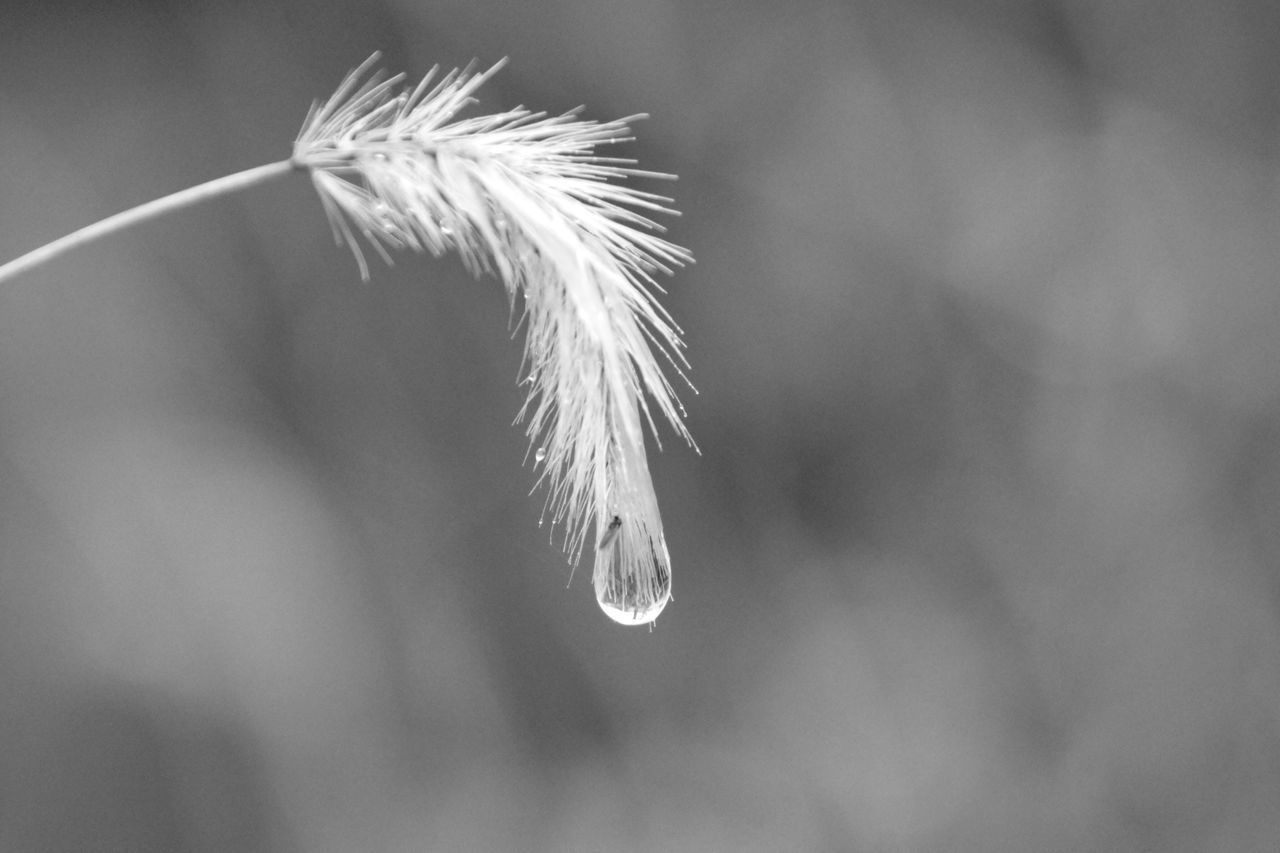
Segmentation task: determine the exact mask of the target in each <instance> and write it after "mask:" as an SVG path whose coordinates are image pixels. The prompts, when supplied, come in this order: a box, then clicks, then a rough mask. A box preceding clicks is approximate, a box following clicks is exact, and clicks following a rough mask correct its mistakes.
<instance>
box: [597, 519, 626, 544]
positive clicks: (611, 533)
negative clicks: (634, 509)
mask: <svg viewBox="0 0 1280 853" xmlns="http://www.w3.org/2000/svg"><path fill="white" fill-rule="evenodd" d="M621 529H622V517H621V516H617V515H615V516H614V517H613V520H612V521H610V522H609V526H608V527H607V528H605V531H604V535H603V536H601V537H600V544H599V545H597V546H596V550H597V551H603V550H604V549H605V548H608V547H609V546H610V545H612V544H613V540H614V539H617V538H618V531H619V530H621Z"/></svg>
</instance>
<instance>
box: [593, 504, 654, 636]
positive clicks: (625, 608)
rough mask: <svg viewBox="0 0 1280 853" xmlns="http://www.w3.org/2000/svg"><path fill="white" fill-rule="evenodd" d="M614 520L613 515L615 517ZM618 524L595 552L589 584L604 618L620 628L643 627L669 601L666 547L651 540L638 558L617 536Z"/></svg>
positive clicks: (628, 544)
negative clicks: (593, 588)
mask: <svg viewBox="0 0 1280 853" xmlns="http://www.w3.org/2000/svg"><path fill="white" fill-rule="evenodd" d="M615 518H617V516H615ZM620 529H621V523H619V526H618V527H615V528H612V530H613V532H614V536H613V537H612V538H611V539H610V541H609V542H608V543H602V548H601V549H600V550H597V551H596V565H595V570H594V571H593V572H592V582H593V584H594V585H595V588H596V602H597V603H598V604H599V605H600V609H601V610H603V611H604V615H606V616H608V617H609V618H610V619H612V620H613V621H614V622H617V623H619V624H621V625H647V624H649V623H651V622H653V620H655V619H657V618H658V614H660V613H661V612H662V610H663V608H665V607H666V606H667V602H669V601H670V600H671V570H670V569H669V568H668V564H667V559H666V557H665V556H664V555H665V552H666V546H665V545H663V546H661V551H662V553H659V548H658V546H655V545H654V544H653V543H652V541H651V542H650V547H649V548H648V549H646V550H647V551H648V553H647V554H644V555H640V554H636V553H634V551H632V550H629V549H631V548H634V545H635V543H634V542H632V541H629V540H627V539H625V538H623V537H622V536H621V535H619V531H620Z"/></svg>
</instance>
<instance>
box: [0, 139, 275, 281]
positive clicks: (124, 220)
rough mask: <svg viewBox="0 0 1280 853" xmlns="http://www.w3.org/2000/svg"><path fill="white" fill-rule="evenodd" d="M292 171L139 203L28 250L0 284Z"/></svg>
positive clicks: (2, 272)
mask: <svg viewBox="0 0 1280 853" xmlns="http://www.w3.org/2000/svg"><path fill="white" fill-rule="evenodd" d="M296 168H300V167H298V166H296V165H295V164H294V163H293V161H292V160H281V161H280V162H278V163H268V164H267V165H265V166H255V167H254V168H252V169H245V170H244V171H243V172H236V173H235V174H233V175H226V176H225V177H221V178H216V179H214V180H212V181H208V182H206V183H203V184H199V185H197V186H194V187H188V188H187V189H185V190H181V191H179V192H176V193H172V194H171V195H167V196H164V197H163V198H158V199H155V200H154V201H149V202H146V203H145V204H140V205H138V206H137V207H132V208H129V209H128V210H125V211H122V212H120V213H117V214H115V215H114V216H108V217H107V218H106V219H100V220H98V221H97V222H95V223H93V224H92V225H86V226H85V227H84V228H81V229H79V230H78V231H72V232H71V233H70V234H68V235H66V236H65V237H59V238H58V239H57V240H54V241H53V242H52V243H46V244H44V245H43V246H41V247H40V248H38V249H32V250H31V251H30V252H27V253H26V254H25V255H22V256H21V257H18V258H15V259H14V260H12V261H9V262H8V263H7V264H4V265H2V266H0V282H4V281H7V280H9V279H11V278H14V277H16V276H19V275H22V274H23V273H25V272H27V271H28V270H31V269H34V268H35V267H38V266H40V265H41V264H44V263H47V262H49V261H51V260H53V259H54V258H56V257H58V256H59V255H61V254H63V253H64V252H68V251H71V250H72V249H75V248H78V247H80V246H83V245H85V244H87V243H91V242H93V241H94V240H97V239H99V238H101V237H105V236H107V235H108V234H112V233H114V232H116V231H123V230H124V229H126V228H129V227H131V226H133V225H136V224H138V223H139V222H143V221H145V220H147V219H152V218H154V217H157V216H162V215H164V214H167V213H172V212H173V211H175V210H178V209H180V208H183V207H189V206H190V205H193V204H199V203H200V202H202V201H206V200H207V199H211V198H213V197H215V196H220V195H225V194H227V193H230V192H235V191H237V190H242V189H244V188H245V187H250V186H253V185H254V184H260V183H262V182H264V181H268V180H270V179H272V178H276V177H280V176H282V175H284V174H286V173H287V172H290V171H292V170H294V169H296Z"/></svg>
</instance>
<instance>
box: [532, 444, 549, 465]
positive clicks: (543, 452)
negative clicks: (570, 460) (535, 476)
mask: <svg viewBox="0 0 1280 853" xmlns="http://www.w3.org/2000/svg"><path fill="white" fill-rule="evenodd" d="M546 458H547V449H546V448H545V447H539V448H538V450H537V452H536V453H534V454H533V461H534V462H541V461H542V460H543V459H546Z"/></svg>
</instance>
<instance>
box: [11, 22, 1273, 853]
mask: <svg viewBox="0 0 1280 853" xmlns="http://www.w3.org/2000/svg"><path fill="white" fill-rule="evenodd" d="M1278 10H1280V7H1277V6H1276V5H1275V4H1272V3H1269V2H1265V0H1252V1H1251V0H1230V2H1219V0H1185V2H1175V3H1163V2H1155V0H1115V1H1114V2H1106V3H1102V2H1086V0H1056V2H1047V1H1046V2H1037V0H1025V1H1024V2H1011V0H974V2H968V3H953V2H943V0H934V2H929V1H928V0H909V2H891V0H867V1H866V2H833V0H795V2H790V3H785V4H784V3H770V2H759V0H757V2H742V3H729V2H710V0H708V2H680V0H626V2H624V0H606V1H605V2H602V0H505V1H504V0H465V2H463V0H414V1H413V2H409V0H381V2H368V0H345V1H344V0H326V2H322V3H301V2H291V0H284V2H277V3H272V4H255V3H249V2H182V3H177V2H163V0H155V2H132V3H130V2H121V3H110V4H106V3H90V2H83V3H78V4H77V3H34V2H33V3H28V4H26V5H23V4H21V3H10V4H7V5H6V6H5V7H4V11H3V13H0V259H8V258H11V257H15V256H17V255H18V254H20V253H22V252H24V251H26V250H28V249H31V248H34V247H35V246H38V245H40V244H42V243H44V242H46V241H48V240H50V239H53V238H54V237H57V236H60V235H61V234H63V233H65V232H67V231H70V230H72V229H74V228H77V227H79V226H81V225H84V224H87V223H89V222H91V221H94V220H96V219H98V218H100V217H102V216H105V215H108V214H110V213H114V212H116V211H118V210H121V209H124V208H126V207H130V206H132V205H134V204H137V203H140V202H143V201H146V200H149V199H152V198H155V197H157V196H160V195H163V194H165V193H168V192H171V191H174V190H177V189H181V188H183V187H186V186H189V185H191V184H194V183H198V182H201V181H204V180H207V179H210V178H214V177H217V176H220V175H223V174H227V173H229V172H233V171H237V170H240V169H244V168H248V167H251V166H255V165H258V164H261V163H266V162H269V161H273V160H279V159H283V158H285V157H287V156H288V155H289V151H290V145H291V143H292V140H293V137H294V135H295V134H296V132H297V130H298V128H299V126H300V125H301V123H302V120H303V118H304V116H305V113H306V110H307V107H308V105H309V104H310V102H311V101H312V99H314V98H318V97H325V96H327V95H328V94H329V93H330V92H331V91H332V90H333V88H334V87H335V86H336V85H337V83H338V81H339V80H340V79H341V77H342V76H343V75H344V74H345V73H346V72H347V71H348V70H349V69H350V68H352V67H354V66H355V65H356V64H358V63H359V62H360V61H361V60H363V59H364V58H365V57H366V56H368V55H369V54H370V53H372V52H373V51H374V50H382V51H384V52H385V63H386V66H387V67H388V68H390V69H392V70H403V71H406V72H407V73H408V74H409V75H410V77H418V76H420V75H421V74H423V73H425V72H426V71H427V69H428V68H429V67H430V66H431V65H433V64H435V63H441V64H443V65H445V66H446V67H452V66H454V65H462V64H465V63H467V62H468V61H469V60H471V59H473V58H475V59H477V60H478V61H479V62H480V63H481V64H482V65H487V64H488V63H491V62H493V61H496V60H497V59H499V58H500V57H503V56H509V57H510V58H511V62H510V65H509V66H508V68H507V69H506V70H504V71H503V72H502V73H501V74H500V75H499V76H498V77H497V78H496V79H495V80H494V81H492V83H491V84H489V85H488V86H487V87H486V88H485V89H484V90H483V92H482V94H483V96H484V106H485V107H487V108H489V109H498V108H504V107H510V106H514V105H516V104H526V105H528V106H530V107H533V108H535V109H546V110H549V111H553V112H558V111H561V110H565V109H569V108H572V107H575V106H577V105H579V104H584V105H586V113H585V114H586V115H587V116H588V117H591V118H597V119H601V120H604V119H611V118H615V117H618V116H624V115H630V114H633V113H637V112H648V113H650V114H651V116H652V118H650V119H649V120H647V121H645V122H642V123H640V124H639V125H638V126H637V128H636V129H637V133H638V136H639V141H638V142H636V143H635V144H632V145H629V146H628V150H627V153H628V154H631V155H633V156H635V157H638V158H639V159H640V161H641V164H642V166H643V167H644V168H648V169H654V170H662V171H670V172H676V173H678V174H679V175H680V181H679V182H678V183H676V184H673V185H656V186H649V187H647V188H648V189H654V190H657V191H670V192H672V193H673V194H674V196H675V198H676V206H677V207H678V208H679V209H680V210H681V211H683V214H684V215H683V217H681V218H679V219H673V220H671V221H670V234H669V236H670V237H671V239H673V240H674V241H676V242H678V243H680V244H682V245H685V246H688V247H689V248H690V249H691V250H692V251H693V253H694V254H695V255H696V257H697V259H698V262H697V264H696V266H693V267H691V268H689V269H687V270H684V271H681V272H680V273H679V274H678V275H677V276H676V277H675V278H674V279H672V280H671V281H670V288H669V289H670V296H669V298H667V299H666V304H667V305H668V307H669V308H670V309H671V311H672V313H673V314H674V315H675V317H676V318H677V320H678V321H679V322H680V323H681V324H682V326H683V327H684V329H685V331H686V333H687V338H688V341H689V347H690V348H689V353H690V359H691V361H692V364H693V370H692V372H691V379H692V381H693V382H694V384H695V385H696V386H697V387H698V390H699V392H700V393H699V394H698V395H696V396H695V395H693V394H692V393H687V394H685V401H686V403H687V404H688V407H689V409H690V417H689V425H690V427H691V428H692V430H693V432H694V434H695V436H696V437H697V439H698V441H699V443H700V445H701V448H702V454H701V455H697V454H695V453H694V452H692V451H691V450H689V449H687V448H685V447H683V446H681V445H680V444H679V442H678V441H677V440H675V439H674V437H673V436H671V435H670V433H669V432H668V433H665V434H664V435H663V436H662V438H663V439H665V441H664V446H665V449H664V451H663V452H662V453H661V454H656V453H655V454H654V456H653V459H652V466H653V471H654V479H655V484H656V486H657V489H658V494H659V499H660V502H661V505H662V508H663V515H664V519H665V522H666V535H667V541H668V545H669V547H670V551H671V554H672V560H673V573H674V581H675V583H674V589H675V601H674V602H673V603H672V604H671V606H670V607H668V608H667V610H666V612H665V613H664V614H663V616H662V618H661V619H660V620H659V622H658V625H657V627H656V629H655V630H654V631H653V632H652V633H650V632H648V631H646V630H643V629H627V628H622V627H620V626H617V625H614V624H613V623H611V622H609V621H608V620H607V619H606V618H605V617H604V616H603V615H602V614H601V613H600V612H599V611H598V610H597V608H596V605H595V603H594V600H593V595H592V591H591V586H590V579H589V567H584V568H580V569H579V571H578V574H577V576H576V577H575V578H574V579H573V582H572V583H571V584H569V580H570V568H569V566H568V565H567V564H566V562H565V558H564V556H563V554H561V552H560V551H559V549H558V547H557V546H555V545H553V544H551V543H550V542H549V541H548V530H547V529H546V528H545V527H543V528H539V527H538V523H537V521H538V515H539V510H540V508H541V498H542V496H541V495H536V496H533V497H530V496H529V495H528V491H529V488H530V487H531V485H532V483H533V479H534V477H533V472H532V470H531V467H530V466H524V467H522V461H523V459H524V456H525V442H524V437H523V433H522V430H521V429H519V428H513V427H512V426H511V421H512V419H513V417H514V415H515V413H516V411H517V410H518V408H519V405H520V402H521V389H520V388H519V387H517V384H516V380H517V369H518V366H519V363H520V349H521V338H520V336H519V335H517V336H516V337H515V339H512V336H511V334H510V327H509V325H508V309H507V304H506V299H505V296H504V294H503V292H502V289H501V287H500V285H498V284H497V283H496V282H494V281H491V280H479V281H476V280H472V279H470V278H469V277H468V276H467V275H466V274H465V272H464V271H463V270H462V268H461V266H460V264H459V263H458V262H457V260H456V259H453V258H446V259H442V260H439V261H434V260H432V259H431V258H429V257H417V256H412V255H406V256H401V257H398V258H397V259H396V265H395V267H394V268H381V267H375V269H374V273H373V281H372V282H371V283H370V284H368V285H364V284H361V283H360V281H359V279H358V273H357V269H356V266H355V264H354V262H353V260H352V258H351V257H350V255H349V254H348V253H347V252H346V251H345V250H342V249H338V248H335V247H334V246H333V244H332V239H331V236H330V232H329V229H328V227H327V224H326V222H325V219H324V215H323V212H322V210H321V208H320V205H319V203H318V201H317V199H316V198H315V195H314V193H313V191H312V189H311V187H310V186H309V184H308V182H307V181H306V180H305V178H303V177H300V176H298V177H294V178H290V179H289V180H285V181H281V182H277V183H275V184H272V185H268V186H263V187H259V188H255V189H252V190H249V191H246V192H244V193H242V194H239V195H237V196H234V197H227V198H224V199H221V200H218V201H215V202H212V203H209V204H206V205H204V206H201V207H198V208H193V209H189V210H186V211H183V212H181V213H180V214H176V215H173V216H171V217H169V218H167V219H165V220H163V221H157V222H153V223H150V224H147V225H145V226H144V227H141V228H138V229H136V230H134V231H132V232H130V233H128V234H124V235H119V236H117V237H113V238H111V239H110V240H107V241H104V242H102V243H100V244H97V245H94V246H92V247H89V248H85V249H83V250H81V251H77V252H76V253H75V254H73V255H69V256H66V257H64V258H62V259H59V260H57V261H56V262H54V263H51V264H49V265H48V266H46V267H44V268H42V269H41V270H39V271H37V272H34V273H32V274H29V275H27V276H25V277H23V278H22V279H21V280H19V281H15V282H12V283H9V284H6V285H5V286H4V287H3V292H2V293H0V849H3V850H4V851H18V853H25V851H52V850H75V851H224V850H244V851H298V853H329V851H332V852H333V853H350V851H392V853H400V851H421V850H433V851H434V850H449V851H452V850H458V851H470V850H477V851H517V850H519V851H599V853H610V851H632V850H649V851H713V852H714V851H907V852H908V853H917V851H921V852H923V851H939V853H942V851H946V853H956V851H960V853H965V852H966V851H973V853H988V851H1111V850H1117V851H1128V850H1141V851H1196V853H1217V851H1221V852H1222V853H1227V852H1228V851H1230V852H1231V853H1235V851H1275V850H1276V849H1278V848H1280V621H1278V618H1277V617H1278V614H1280V526H1278V525H1277V520H1278V519H1280V369H1278V368H1280V288H1278V287H1277V277H1278V276H1280V249H1278V248H1277V246H1278V245H1280V241H1277V233H1278V230H1277V228H1278V226H1280V216H1278V215H1277V210H1278V207H1277V201H1278V197H1277V194H1278V191H1280V180H1278V178H1280V170H1278V168H1277V166H1278V159H1277V155H1278V154H1280V136H1278V131H1280V126H1278V122H1277V119H1278V117H1280V94H1278V93H1280V11H1278ZM566 584H568V586H567V588H566Z"/></svg>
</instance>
